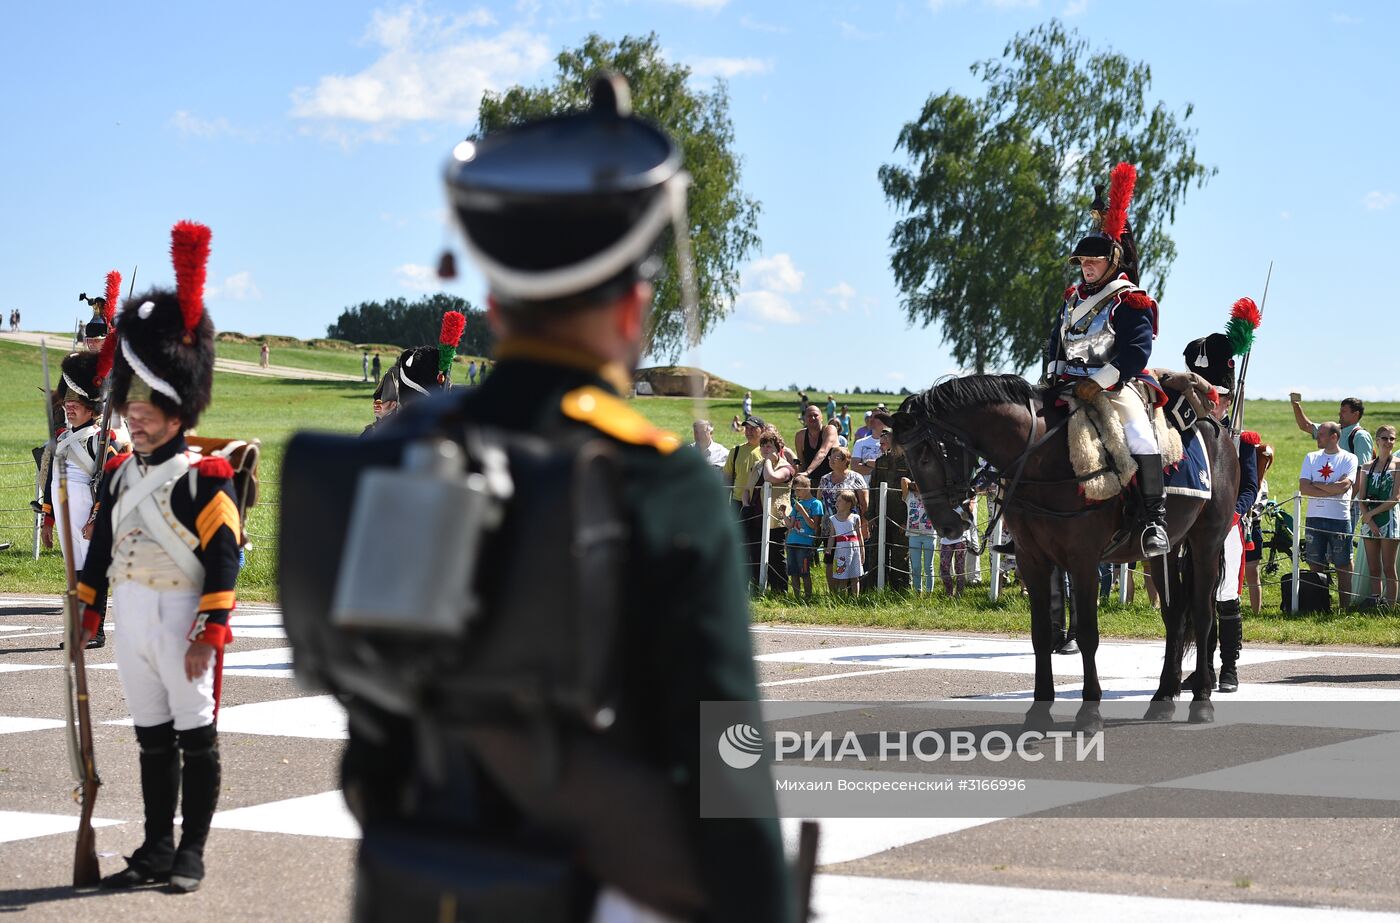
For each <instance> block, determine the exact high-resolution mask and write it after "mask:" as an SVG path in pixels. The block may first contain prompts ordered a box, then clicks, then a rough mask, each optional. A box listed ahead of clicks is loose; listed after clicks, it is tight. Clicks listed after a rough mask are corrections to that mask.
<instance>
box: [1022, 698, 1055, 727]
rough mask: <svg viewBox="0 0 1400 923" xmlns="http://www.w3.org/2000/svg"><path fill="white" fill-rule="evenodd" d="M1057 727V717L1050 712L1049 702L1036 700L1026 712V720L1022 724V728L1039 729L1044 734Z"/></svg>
mask: <svg viewBox="0 0 1400 923" xmlns="http://www.w3.org/2000/svg"><path fill="white" fill-rule="evenodd" d="M1054 729H1055V718H1054V716H1053V715H1051V714H1050V703H1049V702H1036V703H1035V704H1034V705H1032V706H1031V707H1030V710H1029V711H1027V712H1026V720H1025V721H1024V722H1022V724H1021V730H1022V731H1023V732H1024V731H1038V732H1040V733H1042V734H1044V733H1045V732H1046V731H1053V730H1054Z"/></svg>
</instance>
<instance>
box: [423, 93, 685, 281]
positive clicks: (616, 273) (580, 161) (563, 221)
mask: <svg viewBox="0 0 1400 923" xmlns="http://www.w3.org/2000/svg"><path fill="white" fill-rule="evenodd" d="M454 157H455V158H456V159H455V161H454V162H453V163H451V164H450V165H449V166H448V168H447V175H446V181H447V191H448V197H449V199H450V200H451V203H452V207H453V209H454V211H455V212H456V214H457V219H458V221H459V222H460V223H461V226H462V231H463V234H464V236H465V238H466V243H467V249H468V252H469V254H470V256H471V257H472V259H473V260H475V262H476V263H477V264H478V266H480V268H481V270H482V272H483V273H484V274H485V276H486V278H487V281H488V282H489V284H490V287H491V291H492V293H493V295H495V297H496V298H497V299H498V300H499V301H500V302H501V303H503V304H506V305H511V304H516V305H521V304H548V303H551V302H560V301H566V300H571V299H576V298H578V297H579V296H585V297H588V298H590V299H593V300H598V298H599V297H602V296H606V295H608V294H611V293H613V292H615V291H616V292H620V291H621V290H623V289H624V288H625V287H627V286H630V285H631V284H632V283H633V282H635V281H637V280H639V279H645V278H649V277H650V276H652V275H653V274H654V273H655V271H656V268H657V266H658V262H657V260H656V259H655V258H654V250H655V247H656V243H657V240H658V239H659V238H660V237H661V235H662V233H663V232H664V231H665V229H666V228H667V226H669V225H670V223H671V222H672V220H673V218H674V217H675V216H676V215H677V214H679V213H680V209H681V208H682V206H683V205H684V197H685V188H686V184H687V182H688V178H687V176H686V174H685V173H684V172H683V171H682V170H681V156H680V151H679V150H678V149H677V148H676V146H675V144H674V143H672V141H671V139H670V138H669V137H667V136H666V134H665V133H663V132H662V131H661V130H660V129H658V128H657V127H656V126H655V125H653V124H651V123H650V122H647V121H644V120H642V119H640V118H637V117H635V116H634V115H632V108H631V94H630V91H629V90H628V87H627V82H626V81H625V80H624V79H623V78H622V77H621V76H620V75H617V74H605V75H602V76H600V77H598V78H597V79H596V80H595V81H594V84H593V99H592V106H591V108H590V109H588V110H587V111H585V112H576V113H571V114H568V115H559V116H553V117H550V118H545V119H539V120H536V121H532V122H527V123H525V124H523V125H520V126H517V127H514V128H509V129H505V130H503V131H500V132H496V133H495V134H491V135H488V136H487V137H485V138H482V139H480V140H479V141H465V142H462V143H461V144H459V145H458V147H457V150H456V152H455V153H454Z"/></svg>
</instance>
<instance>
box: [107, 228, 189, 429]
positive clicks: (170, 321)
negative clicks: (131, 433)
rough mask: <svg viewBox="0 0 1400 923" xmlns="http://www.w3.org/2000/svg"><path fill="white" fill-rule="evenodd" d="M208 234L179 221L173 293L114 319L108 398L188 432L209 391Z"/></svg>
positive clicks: (151, 295) (150, 298) (130, 306)
mask: <svg viewBox="0 0 1400 923" xmlns="http://www.w3.org/2000/svg"><path fill="white" fill-rule="evenodd" d="M209 238H210V232H209V228H207V227H205V226H204V225H202V224H195V223H194V222H192V221H181V222H180V223H179V224H177V225H175V227H174V228H173V229H172V230H171V232H170V255H171V259H172V261H173V262H174V264H175V289H174V290H173V291H172V290H170V289H161V288H153V289H150V290H148V291H146V292H145V293H143V294H140V295H137V296H135V297H134V298H131V299H129V300H128V301H127V302H126V304H125V305H123V306H122V310H121V313H120V314H119V315H118V316H117V325H116V326H117V338H118V339H119V341H120V342H119V344H118V345H117V347H116V349H115V353H114V356H113V365H112V399H113V400H114V401H115V402H116V406H118V407H121V406H124V405H126V404H127V403H130V402H131V401H146V402H148V403H151V404H154V405H155V406H157V407H159V408H160V409H161V411H162V412H164V413H166V414H168V415H171V416H177V417H179V418H180V421H181V422H182V423H183V424H184V426H185V427H186V428H189V427H192V426H194V425H195V423H196V422H197V421H198V420H199V415H200V413H202V412H203V411H204V409H205V408H206V407H208V406H209V400H210V394H211V391H212V390H213V386H214V324H213V322H212V321H211V320H210V319H209V315H208V314H206V313H205V311H204V274H205V266H206V264H207V263H208V260H209Z"/></svg>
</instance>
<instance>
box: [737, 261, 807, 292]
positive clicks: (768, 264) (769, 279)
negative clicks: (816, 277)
mask: <svg viewBox="0 0 1400 923" xmlns="http://www.w3.org/2000/svg"><path fill="white" fill-rule="evenodd" d="M805 277H806V274H805V273H803V272H802V271H801V270H799V269H798V268H797V267H796V266H795V265H794V264H793V262H792V256H791V255H789V254H787V253H776V254H774V255H773V256H768V257H763V258H762V259H757V260H754V261H753V262H752V263H750V264H749V265H748V267H747V268H746V269H745V270H744V272H743V288H744V289H745V290H753V289H764V290H766V291H770V292H783V293H785V294H789V295H791V294H795V293H797V292H800V291H802V280H803V279H804V278H805Z"/></svg>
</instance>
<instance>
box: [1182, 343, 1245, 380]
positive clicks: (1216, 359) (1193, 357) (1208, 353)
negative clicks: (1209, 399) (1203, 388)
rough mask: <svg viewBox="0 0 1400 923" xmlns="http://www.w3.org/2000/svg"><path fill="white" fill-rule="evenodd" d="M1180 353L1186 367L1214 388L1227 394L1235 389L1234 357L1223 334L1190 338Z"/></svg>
mask: <svg viewBox="0 0 1400 923" xmlns="http://www.w3.org/2000/svg"><path fill="white" fill-rule="evenodd" d="M1182 355H1183V356H1184V357H1185V359H1186V368H1187V369H1189V370H1190V371H1192V372H1195V373H1196V374H1197V375H1199V376H1201V377H1202V378H1204V379H1205V380H1206V381H1208V382H1210V383H1211V384H1212V385H1214V386H1215V390H1217V391H1220V392H1222V393H1225V394H1228V393H1230V392H1231V391H1233V390H1234V389H1235V357H1234V356H1233V355H1232V354H1231V351H1230V338H1229V337H1227V336H1226V335H1225V334H1223V333H1212V334H1211V335H1210V336H1204V337H1199V338H1198V339H1195V340H1192V341H1191V342H1190V343H1187V344H1186V349H1185V350H1183V352H1182Z"/></svg>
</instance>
